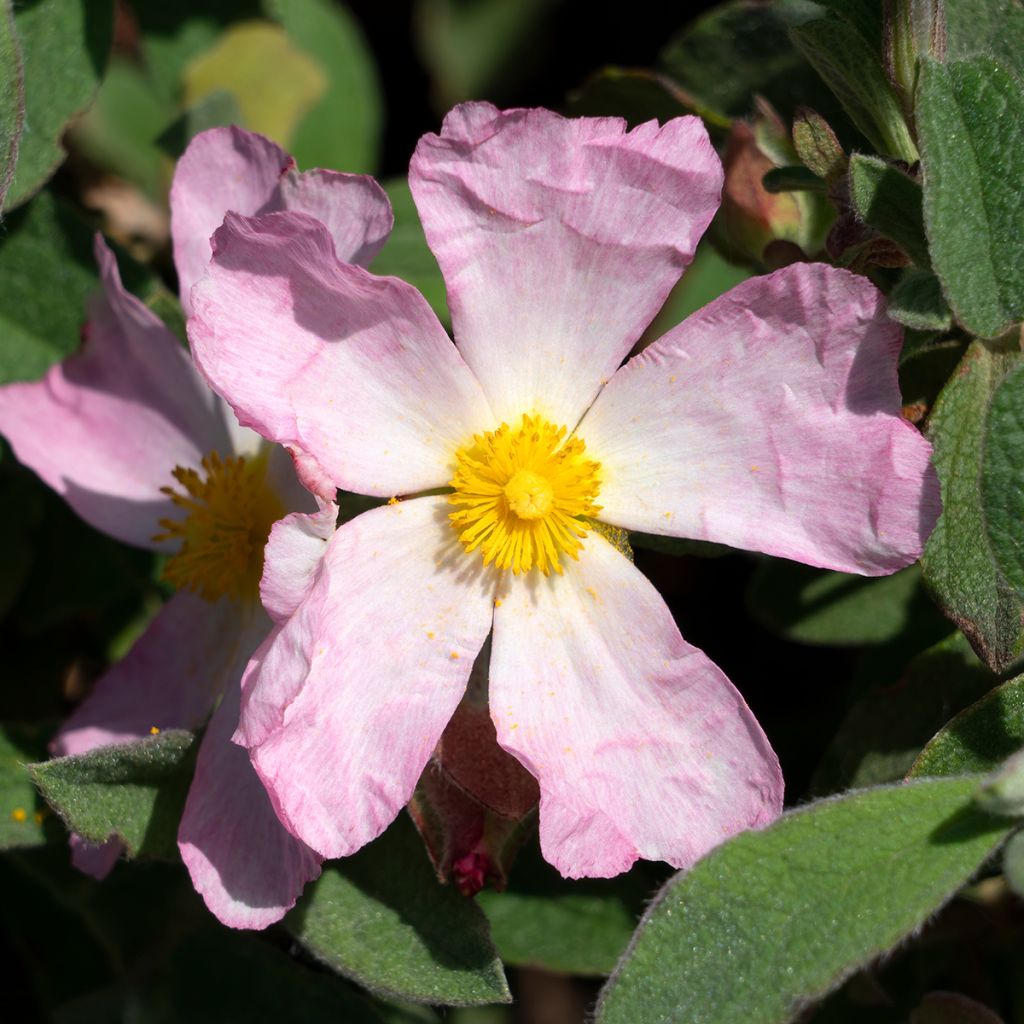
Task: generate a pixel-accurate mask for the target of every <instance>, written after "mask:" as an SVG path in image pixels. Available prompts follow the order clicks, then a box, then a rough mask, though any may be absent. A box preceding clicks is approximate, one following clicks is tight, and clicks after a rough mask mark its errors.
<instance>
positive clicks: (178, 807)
mask: <svg viewBox="0 0 1024 1024" xmlns="http://www.w3.org/2000/svg"><path fill="white" fill-rule="evenodd" d="M194 742H195V737H194V736H193V735H192V734H191V733H188V732H183V731H181V730H176V729H175V730H168V731H167V732H163V733H160V734H159V735H157V736H153V737H151V738H149V739H144V740H137V741H136V742H134V743H125V744H123V745H120V746H110V747H99V748H97V749H96V750H91V751H89V752H88V753H86V754H76V755H73V756H71V757H58V758H54V759H53V760H52V761H42V762H40V763H39V764H33V765H30V766H29V769H28V770H29V773H30V774H31V776H32V780H33V781H34V782H35V784H36V785H37V786H38V787H39V791H40V792H41V793H42V794H43V796H44V797H45V798H46V801H47V803H49V805H50V806H51V807H52V808H53V809H54V810H55V811H56V812H57V813H58V814H59V815H60V816H61V818H63V820H64V823H65V824H66V825H67V827H68V829H69V830H70V831H72V832H75V833H77V834H78V835H80V836H81V837H82V838H83V839H88V840H89V841H90V842H96V843H99V842H105V841H106V840H107V839H111V838H116V839H120V840H121V841H122V842H123V843H124V845H125V847H126V849H127V851H128V853H129V855H130V856H133V857H135V856H148V857H159V858H162V859H174V858H175V857H176V856H177V845H176V837H177V832H178V822H179V821H180V820H181V812H182V809H183V807H184V805H185V797H186V796H187V794H188V788H189V785H190V784H191V781H192V770H193V766H194V757H195V751H194V749H193V747H194Z"/></svg>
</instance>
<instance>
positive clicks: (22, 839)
mask: <svg viewBox="0 0 1024 1024" xmlns="http://www.w3.org/2000/svg"><path fill="white" fill-rule="evenodd" d="M52 732H53V729H52V727H50V726H44V725H37V724H31V725H14V724H11V723H8V724H4V725H0V850H11V849H16V848H18V847H22V846H39V845H41V844H42V843H45V842H46V840H47V834H46V833H47V829H46V828H45V821H46V810H45V808H41V807H38V806H37V804H38V797H37V795H36V790H35V786H33V785H32V779H31V778H29V774H28V772H27V771H26V770H25V766H26V764H28V763H29V762H31V761H37V760H38V759H39V758H41V757H46V743H47V740H49V738H50V735H51V734H52Z"/></svg>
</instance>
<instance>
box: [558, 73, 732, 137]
mask: <svg viewBox="0 0 1024 1024" xmlns="http://www.w3.org/2000/svg"><path fill="white" fill-rule="evenodd" d="M693 112H694V107H693V105H692V103H691V100H690V97H688V96H687V95H686V94H685V93H684V92H683V91H682V90H681V89H680V88H679V86H677V85H676V84H675V83H674V82H673V81H672V80H671V79H670V78H669V77H668V76H667V75H660V74H658V73H657V72H655V71H648V70H646V69H644V68H620V67H605V68H601V69H600V71H595V72H594V73H593V74H592V75H591V76H590V77H589V78H587V80H586V81H585V82H584V83H583V84H582V85H581V86H580V87H579V88H578V89H576V90H574V91H573V92H571V93H570V94H569V96H568V100H567V103H566V110H565V113H566V114H568V115H570V116H572V117H622V118H625V120H626V123H627V124H628V125H629V127H630V128H634V127H636V126H637V125H638V124H643V123H644V122H645V121H650V120H651V118H657V119H658V120H659V121H661V122H662V123H663V124H664V122H665V121H669V120H671V119H672V118H673V117H680V116H681V115H683V114H691V113H693ZM705 113H706V114H707V115H708V116H709V117H710V118H711V119H712V121H715V119H716V118H717V121H715V123H717V124H718V126H719V127H722V128H728V126H729V125H728V121H727V119H725V118H720V117H718V116H717V115H715V114H714V113H713V112H710V111H708V112H705Z"/></svg>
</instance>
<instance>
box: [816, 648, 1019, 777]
mask: <svg viewBox="0 0 1024 1024" xmlns="http://www.w3.org/2000/svg"><path fill="white" fill-rule="evenodd" d="M998 681H999V680H998V677H997V676H994V675H993V674H992V673H991V672H989V671H988V670H987V669H986V668H985V666H984V665H982V664H981V662H980V661H979V660H978V658H977V656H976V655H975V654H974V652H973V651H972V650H971V647H970V645H969V644H968V642H967V640H966V638H965V637H964V636H963V634H962V633H959V632H957V633H953V634H952V635H950V636H949V637H947V638H946V639H945V640H942V641H941V642H940V643H937V644H935V645H934V646H933V647H929V648H928V650H926V651H922V652H921V654H919V655H918V656H917V657H916V658H914V659H913V661H911V662H910V664H909V665H908V666H907V669H906V671H905V672H904V673H903V674H902V675H901V676H900V678H899V679H898V680H896V681H892V680H890V681H888V685H884V686H879V687H878V688H876V689H874V690H872V691H871V692H870V693H868V694H865V695H864V696H863V697H862V698H861V699H860V700H858V701H857V702H856V703H855V704H854V705H853V706H852V707H851V708H850V710H849V711H848V712H847V715H846V717H845V718H844V719H843V721H842V723H841V724H840V726H839V729H838V730H837V731H836V733H835V735H834V736H833V737H832V741H831V742H830V743H829V746H828V749H827V750H826V751H825V755H824V757H823V758H822V760H821V764H820V765H819V766H818V769H817V771H816V772H815V774H814V779H813V781H812V790H813V792H814V793H821V794H825V793H834V792H836V791H838V790H841V789H847V788H850V787H855V786H874V785H878V784H880V783H884V782H897V781H898V780H900V779H902V778H903V777H904V776H905V775H906V774H907V772H908V771H909V770H910V767H911V765H913V763H914V759H915V758H916V757H917V755H918V754H919V753H920V752H921V748H922V747H924V745H925V744H926V743H927V742H928V741H929V740H930V739H931V738H932V736H934V735H935V733H936V732H938V730H939V729H941V728H942V727H943V725H945V724H946V722H948V721H949V720H950V718H952V716H953V715H955V714H956V713H957V712H959V711H962V710H963V709H964V708H966V707H968V706H969V705H970V704H973V703H974V702H975V701H976V700H978V699H979V698H981V697H983V696H984V695H985V694H986V693H987V692H988V691H989V690H991V689H992V687H993V686H995V685H997V684H998Z"/></svg>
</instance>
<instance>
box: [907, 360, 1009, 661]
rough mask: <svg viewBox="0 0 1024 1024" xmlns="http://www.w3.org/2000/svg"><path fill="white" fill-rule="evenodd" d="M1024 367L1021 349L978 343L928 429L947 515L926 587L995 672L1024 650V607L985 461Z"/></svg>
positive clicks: (931, 546) (936, 537) (932, 543)
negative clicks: (1008, 386) (996, 403)
mask: <svg viewBox="0 0 1024 1024" xmlns="http://www.w3.org/2000/svg"><path fill="white" fill-rule="evenodd" d="M1020 362H1021V353H1020V351H1019V349H1018V348H1017V347H1016V346H1014V345H1013V344H997V343H992V342H982V341H975V342H974V343H973V344H972V345H971V347H970V348H969V349H968V350H967V354H966V355H965V356H964V358H963V360H962V361H961V363H960V365H959V366H958V367H957V369H956V371H955V372H954V374H953V376H952V377H951V378H950V380H949V383H948V384H947V385H946V387H945V388H944V389H943V391H942V394H941V395H939V398H938V401H937V402H936V403H935V407H934V409H933V410H932V414H931V419H930V421H929V425H928V437H929V439H930V440H931V442H932V445H933V448H934V452H933V456H932V458H933V462H934V464H935V468H936V469H937V470H938V474H939V482H940V484H941V487H942V505H943V512H942V516H941V518H940V519H939V522H938V525H937V526H936V527H935V530H934V531H933V532H932V535H931V537H930V538H929V540H928V543H927V545H926V547H925V551H924V557H923V559H922V564H923V567H924V578H925V582H926V583H927V584H928V586H929V588H930V589H931V591H932V593H933V595H934V597H935V599H936V600H937V601H938V603H939V605H940V607H942V609H943V611H944V612H945V614H946V615H948V616H949V618H951V619H952V620H953V621H954V622H955V623H956V624H957V625H958V626H959V627H960V628H961V629H962V630H963V631H964V633H965V634H966V635H967V637H968V638H969V639H970V641H971V643H972V644H973V646H974V648H975V650H976V651H977V652H978V654H979V655H980V656H981V658H982V659H983V660H984V661H985V662H986V664H987V665H988V666H989V667H990V668H992V669H993V670H995V671H1001V670H1002V669H1004V668H1007V667H1008V666H1009V665H1010V664H1012V663H1013V662H1014V661H1015V660H1016V659H1017V658H1018V657H1019V656H1020V654H1021V652H1022V650H1024V627H1022V625H1021V616H1022V614H1024V606H1022V604H1021V600H1020V598H1019V597H1018V595H1017V594H1016V593H1015V592H1014V590H1013V588H1012V587H1011V586H1010V584H1009V583H1008V582H1007V580H1006V578H1005V577H1004V576H1003V574H1002V572H1001V571H1000V569H999V566H998V564H997V563H996V560H995V557H994V556H993V553H992V549H991V547H990V545H989V542H988V539H987V538H988V530H987V526H986V522H985V508H984V504H983V501H982V493H981V481H982V460H983V457H984V445H985V439H986V435H987V424H988V417H989V408H990V405H991V402H992V397H993V395H994V394H995V392H996V390H997V388H998V387H999V385H1000V383H1001V382H1002V380H1003V378H1004V377H1005V376H1006V374H1007V373H1008V372H1009V371H1011V370H1012V369H1014V367H1016V366H1018V365H1019V364H1020Z"/></svg>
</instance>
